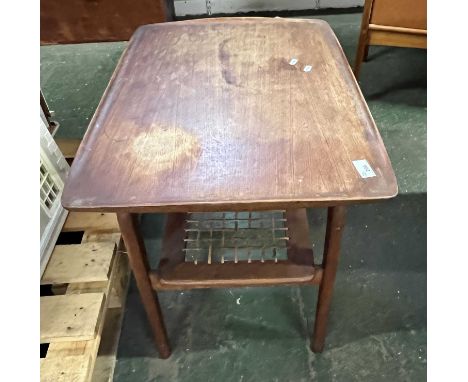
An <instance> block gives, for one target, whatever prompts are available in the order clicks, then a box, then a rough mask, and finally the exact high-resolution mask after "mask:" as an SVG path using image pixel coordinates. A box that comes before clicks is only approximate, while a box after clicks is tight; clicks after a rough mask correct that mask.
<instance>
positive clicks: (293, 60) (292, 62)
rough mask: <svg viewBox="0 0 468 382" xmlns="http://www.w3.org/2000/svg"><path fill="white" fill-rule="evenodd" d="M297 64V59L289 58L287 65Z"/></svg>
mask: <svg viewBox="0 0 468 382" xmlns="http://www.w3.org/2000/svg"><path fill="white" fill-rule="evenodd" d="M296 64H297V58H291V61H289V65H296Z"/></svg>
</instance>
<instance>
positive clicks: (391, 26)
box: [353, 0, 427, 78]
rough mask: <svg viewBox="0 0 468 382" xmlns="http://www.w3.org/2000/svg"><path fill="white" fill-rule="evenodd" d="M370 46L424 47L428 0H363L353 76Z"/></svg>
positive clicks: (364, 58) (425, 42) (425, 46)
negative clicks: (364, 0)
mask: <svg viewBox="0 0 468 382" xmlns="http://www.w3.org/2000/svg"><path fill="white" fill-rule="evenodd" d="M370 45H384V46H398V47H404V48H421V49H426V48H427V0H414V1H407V0H366V2H365V4H364V12H363V15H362V22H361V32H360V35H359V43H358V49H357V52H356V60H355V61H354V70H353V71H354V75H355V76H356V78H358V77H359V73H360V70H361V65H362V62H363V61H365V60H366V59H367V54H368V51H369V46H370Z"/></svg>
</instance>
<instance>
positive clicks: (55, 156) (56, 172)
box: [40, 113, 70, 276]
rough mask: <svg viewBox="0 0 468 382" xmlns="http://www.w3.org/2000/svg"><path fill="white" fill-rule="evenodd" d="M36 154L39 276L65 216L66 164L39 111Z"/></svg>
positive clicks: (68, 168) (67, 167) (67, 170)
mask: <svg viewBox="0 0 468 382" xmlns="http://www.w3.org/2000/svg"><path fill="white" fill-rule="evenodd" d="M40 121H41V122H40V123H41V157H40V181H41V183H40V205H41V215H40V216H41V218H40V219H41V264H40V267H41V276H42V273H43V272H44V269H45V267H46V265H47V262H48V260H49V257H50V254H51V253H52V250H53V248H54V245H55V242H56V241H57V237H58V235H59V233H60V230H61V229H62V226H63V223H64V222H65V219H66V217H67V211H66V210H65V209H64V208H63V207H62V205H61V203H60V198H61V196H62V190H63V185H64V182H65V179H66V177H67V175H68V172H69V170H70V167H69V165H68V163H67V162H66V160H65V158H64V157H63V155H62V153H61V152H60V149H59V148H58V146H57V144H56V143H55V141H54V139H53V138H52V135H50V133H49V131H48V129H47V127H46V124H45V121H44V119H43V116H42V113H41V118H40Z"/></svg>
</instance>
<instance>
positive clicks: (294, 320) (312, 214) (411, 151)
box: [41, 13, 427, 381]
mask: <svg viewBox="0 0 468 382" xmlns="http://www.w3.org/2000/svg"><path fill="white" fill-rule="evenodd" d="M360 16H361V15H360V14H357V13H356V14H340V15H327V16H317V18H321V19H324V20H326V21H328V22H329V23H330V25H331V26H332V28H333V29H334V31H335V33H336V34H337V36H338V39H339V40H340V42H341V44H342V46H343V48H344V50H345V53H346V55H347V57H348V59H349V60H350V62H351V63H352V62H353V60H354V53H355V49H356V45H357V37H358V33H359V24H360ZM125 45H126V43H124V42H122V43H99V44H80V45H68V46H66V45H65V46H49V47H42V48H41V87H42V89H43V91H44V93H45V96H46V99H47V100H48V102H49V104H50V106H51V108H52V109H54V110H55V111H56V113H57V119H58V120H59V122H60V123H61V127H60V130H59V132H58V135H59V136H60V137H62V138H65V137H69V138H79V137H81V136H82V135H83V134H84V132H85V130H86V127H87V124H88V122H89V120H90V118H91V117H92V114H93V112H94V110H95V108H96V106H97V103H98V102H99V99H100V97H101V95H102V93H103V91H104V89H105V86H106V84H107V82H108V80H109V78H110V75H111V74H112V71H113V69H114V67H115V65H116V62H117V60H118V58H119V57H120V54H121V53H122V51H123V49H124V47H125ZM369 59H370V60H369V62H367V63H365V64H364V65H363V67H362V72H361V73H362V74H361V80H360V85H361V88H362V91H363V93H364V96H365V97H366V100H367V101H368V104H369V108H370V110H371V112H372V114H373V116H374V119H375V121H376V123H377V126H378V127H379V130H380V132H381V134H382V137H383V139H384V142H385V144H386V146H387V150H388V152H389V155H390V158H391V160H392V164H393V166H394V169H395V172H396V175H397V179H398V184H399V188H400V194H399V195H398V197H397V198H395V199H393V200H390V201H386V202H381V203H377V204H369V205H359V206H355V207H351V208H349V211H348V224H347V227H346V230H345V233H344V239H343V251H342V257H341V264H340V269H339V272H338V276H337V281H336V284H335V293H334V299H333V305H332V309H331V313H330V323H329V334H328V337H327V344H326V348H325V351H324V352H323V353H322V354H314V353H312V352H311V351H310V350H309V337H310V334H311V331H312V327H313V322H314V313H315V304H316V298H317V289H316V288H314V287H275V288H243V289H222V290H199V291H186V292H164V293H161V294H160V299H161V305H162V308H163V311H164V315H165V317H166V323H167V327H168V331H169V337H170V340H171V344H172V348H173V354H172V356H171V357H170V358H169V359H167V360H160V359H159V358H157V353H156V350H155V348H154V346H153V343H152V340H151V335H150V332H149V327H148V325H147V322H146V319H145V315H144V312H143V309H142V307H141V304H140V300H139V296H138V293H137V291H136V288H135V285H134V283H133V282H132V284H131V287H130V290H129V296H128V300H127V301H128V302H127V307H126V312H125V318H124V324H123V328H122V334H121V339H120V344H119V353H118V360H117V365H116V370H115V377H114V380H115V381H310V380H317V381H423V380H425V379H426V317H427V316H426V236H427V234H426V52H425V51H423V50H416V49H402V48H390V47H372V48H371V50H370V55H369ZM308 213H309V221H310V224H311V228H312V229H311V235H312V240H313V243H314V248H315V253H316V256H317V257H318V258H319V259H320V257H321V252H322V246H323V237H324V229H325V219H326V211H325V210H323V209H314V210H309V211H308ZM163 221H164V216H162V215H145V216H144V217H143V219H142V227H143V230H144V234H145V242H146V245H147V249H148V252H149V254H150V257H151V262H152V264H153V265H154V264H156V262H157V259H158V257H159V252H160V244H161V230H162V224H163ZM237 299H239V300H238V302H239V304H238V303H237Z"/></svg>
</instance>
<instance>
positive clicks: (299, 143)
mask: <svg viewBox="0 0 468 382" xmlns="http://www.w3.org/2000/svg"><path fill="white" fill-rule="evenodd" d="M292 58H296V59H297V60H298V63H297V64H296V65H290V64H289V62H290V60H291V59H292ZM305 65H311V66H312V70H311V71H310V72H304V71H303V68H304V66H305ZM360 159H366V160H367V161H368V162H369V164H370V165H371V166H372V168H373V170H374V171H375V173H376V176H375V177H372V178H365V179H363V178H361V176H360V175H359V173H358V172H357V170H356V169H355V168H354V166H353V163H352V161H353V160H360ZM396 193H397V184H396V179H395V175H394V173H393V169H392V167H391V163H390V161H389V158H388V156H387V152H386V150H385V147H384V144H383V142H382V139H381V137H380V134H379V132H378V130H377V128H376V126H375V124H374V121H373V119H372V116H371V115H370V112H369V109H368V107H367V105H366V102H365V100H364V98H363V96H362V94H361V92H360V89H359V87H358V85H357V83H356V81H355V79H354V76H353V74H352V72H351V69H350V67H349V65H348V62H347V61H346V58H345V56H344V54H343V51H342V49H341V47H340V45H339V43H338V41H337V39H336V37H335V35H334V33H333V31H332V30H331V28H330V26H329V25H328V24H327V23H326V22H324V21H321V20H292V19H280V18H274V19H273V18H219V19H205V20H191V21H181V22H172V23H165V24H152V25H147V26H143V27H141V28H139V29H138V30H137V32H136V33H135V34H134V36H133V37H132V39H131V41H130V43H129V46H128V48H127V50H126V52H125V53H124V54H123V56H122V58H121V60H120V62H119V64H118V66H117V68H116V70H115V73H114V75H113V77H112V79H111V82H110V84H109V85H108V88H107V89H106V92H105V94H104V96H103V98H102V100H101V102H100V105H99V107H98V109H97V111H96V113H95V115H94V117H93V120H92V121H91V124H90V126H89V129H88V131H87V133H86V135H85V137H84V139H83V142H82V144H81V146H80V148H79V150H78V153H77V156H76V158H75V160H74V162H73V166H72V168H71V172H70V176H69V179H68V182H67V184H66V187H65V190H64V193H63V197H62V203H63V205H64V207H65V208H67V209H70V210H97V211H117V212H122V211H130V212H151V211H162V212H164V211H167V212H183V211H213V210H220V209H221V210H222V209H228V210H248V209H257V210H258V209H270V208H277V207H281V208H288V207H289V208H298V207H301V206H302V207H313V206H325V205H337V204H348V203H356V202H364V201H372V200H376V199H385V198H390V197H393V196H395V195H396Z"/></svg>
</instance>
